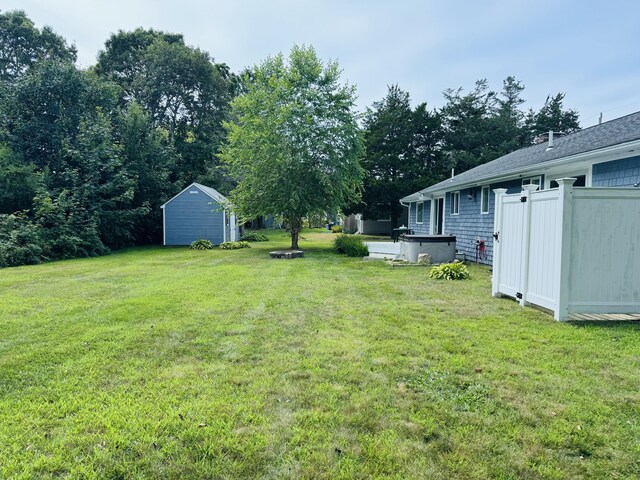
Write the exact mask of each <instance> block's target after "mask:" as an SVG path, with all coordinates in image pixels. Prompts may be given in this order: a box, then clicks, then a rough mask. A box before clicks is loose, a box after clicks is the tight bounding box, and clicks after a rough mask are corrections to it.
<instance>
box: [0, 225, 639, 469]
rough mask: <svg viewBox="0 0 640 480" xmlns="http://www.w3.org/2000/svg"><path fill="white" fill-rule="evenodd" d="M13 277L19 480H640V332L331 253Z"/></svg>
mask: <svg viewBox="0 0 640 480" xmlns="http://www.w3.org/2000/svg"><path fill="white" fill-rule="evenodd" d="M268 235H270V236H271V237H272V241H270V242H268V243H255V244H253V248H251V249H246V250H237V251H221V250H211V251H191V250H189V249H186V248H160V247H156V248H137V249H131V250H127V251H123V252H119V253H115V254H112V255H110V256H107V257H101V258H94V259H83V260H74V261H65V262H56V263H50V264H45V265H39V266H30V267H20V268H12V269H5V270H1V271H0V319H1V321H0V331H1V333H0V478H273V479H276V478H277V479H280V478H374V477H375V478H398V479H406V478H429V479H451V478H465V479H484V478H501V479H516V478H517V479H519V478H525V479H526V478H558V479H560V478H638V476H640V393H639V392H640V326H639V325H638V324H633V323H628V324H620V323H617V324H582V325H577V324H560V323H556V322H555V321H554V320H553V319H552V317H551V316H549V315H547V314H545V313H542V312H540V311H537V310H534V309H529V308H525V309H523V308H520V307H519V306H518V305H517V304H516V303H515V302H513V301H511V300H508V299H495V298H492V297H491V295H490V271H489V269H488V268H486V267H481V266H471V267H470V271H471V275H472V278H471V279H470V280H467V281H461V282H446V281H436V280H431V279H429V278H428V277H427V272H428V270H427V269H424V268H390V267H388V266H387V265H385V264H384V263H382V262H364V261H362V260H360V259H353V258H347V257H343V256H339V255H337V254H335V253H333V252H332V251H331V240H332V238H333V235H331V234H327V233H321V232H319V231H316V232H306V233H304V237H305V240H302V241H301V246H302V248H303V249H304V250H305V258H304V259H296V260H271V259H270V258H269V257H268V255H267V252H268V251H269V250H272V249H275V248H285V247H286V246H287V242H288V239H287V238H286V237H285V236H284V235H283V234H276V233H272V232H270V233H268Z"/></svg>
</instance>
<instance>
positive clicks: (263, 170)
mask: <svg viewBox="0 0 640 480" xmlns="http://www.w3.org/2000/svg"><path fill="white" fill-rule="evenodd" d="M246 89H247V91H246V93H244V94H242V95H240V96H238V97H236V98H235V99H234V100H233V101H232V102H231V107H232V118H234V121H230V122H227V123H226V124H225V127H226V129H227V132H228V140H227V143H226V145H225V146H224V147H223V150H222V155H221V158H222V160H223V161H224V162H225V163H226V164H227V165H229V168H230V171H231V173H232V175H233V176H234V177H235V178H237V179H238V185H237V187H236V188H235V189H234V190H233V191H232V192H231V201H232V203H233V205H234V208H235V209H236V211H237V212H238V213H239V214H240V215H241V217H243V218H246V219H251V218H255V217H257V216H259V215H269V214H281V215H282V216H283V218H284V220H285V223H286V225H287V226H288V228H289V229H290V231H291V248H298V235H299V232H300V230H301V228H302V220H303V218H304V217H305V216H308V215H312V214H314V213H318V212H323V211H324V212H328V213H334V212H336V211H337V210H339V209H340V208H342V207H344V206H345V205H347V204H349V203H350V202H353V201H355V199H356V198H357V196H358V194H359V191H360V187H361V184H362V177H363V171H362V168H361V167H360V164H359V162H358V160H359V157H360V155H361V153H362V139H361V134H360V129H359V128H358V124H357V116H356V113H355V107H354V104H355V88H354V87H352V86H348V85H344V84H341V83H340V70H339V67H338V64H337V63H336V62H328V63H326V64H324V65H323V63H322V62H321V61H320V59H319V58H318V57H317V55H316V52H315V51H314V49H313V48H311V47H305V46H302V47H298V46H294V47H293V49H292V50H291V53H290V55H289V57H288V59H286V60H285V58H284V56H283V55H282V54H280V55H277V56H275V57H270V58H267V59H266V60H265V61H264V62H263V63H262V64H260V65H259V66H256V67H255V68H254V70H253V79H252V81H251V82H248V83H247V87H246Z"/></svg>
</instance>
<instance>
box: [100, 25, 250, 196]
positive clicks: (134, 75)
mask: <svg viewBox="0 0 640 480" xmlns="http://www.w3.org/2000/svg"><path fill="white" fill-rule="evenodd" d="M95 71H96V73H97V74H98V75H99V76H101V77H102V78H107V79H109V80H111V81H114V82H116V83H117V84H118V85H120V86H121V87H122V89H123V92H124V95H123V98H122V104H123V106H126V105H128V104H129V103H130V102H132V101H135V102H136V103H138V104H139V105H141V106H142V108H143V109H144V110H145V111H146V113H147V114H148V115H149V118H150V119H151V121H152V123H153V126H154V127H159V128H162V129H163V130H165V131H166V136H167V142H166V143H167V144H168V145H169V146H170V147H171V148H172V149H173V151H174V153H175V157H174V161H173V162H172V163H173V169H172V170H173V171H172V174H171V181H173V182H176V183H178V184H180V185H182V186H184V185H186V184H188V183H190V182H192V181H193V180H199V181H207V180H209V179H210V178H211V175H210V174H211V172H213V171H216V167H218V166H219V164H218V163H217V159H216V157H215V154H216V153H217V151H218V147H219V145H220V143H221V142H222V141H223V139H224V129H223V128H222V122H223V120H225V119H226V118H227V114H228V110H229V102H230V100H231V98H232V97H233V95H234V94H235V92H236V89H237V88H238V84H237V79H236V77H235V75H233V74H232V73H231V72H230V71H229V68H228V67H227V65H225V64H220V63H215V62H214V61H213V59H212V58H211V57H210V56H209V54H208V53H206V52H204V51H202V50H200V49H197V48H193V47H190V46H187V45H185V43H184V40H183V38H182V35H178V34H172V33H166V32H161V31H157V30H143V29H141V28H138V29H136V30H134V31H132V32H123V31H120V32H118V33H117V34H114V35H112V36H111V37H110V38H109V40H107V42H106V43H105V50H104V51H101V52H100V53H99V55H98V64H97V65H96V67H95ZM214 177H215V179H216V180H218V178H217V177H216V176H215V175H214ZM221 180H222V183H224V180H225V179H221ZM215 186H216V187H218V188H219V187H220V185H219V184H218V183H216V184H215Z"/></svg>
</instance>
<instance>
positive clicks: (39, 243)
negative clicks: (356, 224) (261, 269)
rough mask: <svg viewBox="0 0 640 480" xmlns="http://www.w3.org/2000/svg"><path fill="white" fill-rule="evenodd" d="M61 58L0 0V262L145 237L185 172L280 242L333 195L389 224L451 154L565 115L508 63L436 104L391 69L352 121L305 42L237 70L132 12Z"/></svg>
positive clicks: (41, 31) (447, 164) (333, 203)
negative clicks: (82, 49) (87, 48)
mask: <svg viewBox="0 0 640 480" xmlns="http://www.w3.org/2000/svg"><path fill="white" fill-rule="evenodd" d="M75 60H76V50H75V47H74V46H72V45H69V44H68V43H67V41H66V40H65V39H63V38H62V37H60V36H59V35H57V34H56V33H55V32H53V31H52V30H51V29H50V28H49V27H43V28H37V27H36V26H35V25H34V23H33V22H32V21H31V20H30V19H29V18H28V17H27V15H26V14H25V13H24V12H21V11H13V12H4V13H2V12H0V238H1V239H2V240H0V241H1V242H3V244H2V245H0V249H1V250H2V252H4V253H3V260H2V262H1V263H0V264H1V265H5V266H7V265H18V264H20V263H38V262H42V261H46V260H53V259H61V258H71V257H75V256H94V255H100V254H104V253H107V252H109V251H110V250H111V249H114V248H116V249H117V248H122V247H127V246H131V245H141V244H148V243H158V242H160V240H161V237H162V235H161V229H162V215H161V209H160V205H162V204H163V203H164V202H165V201H166V200H168V199H169V198H171V197H172V196H173V195H175V194H176V193H177V192H179V191H180V190H181V189H183V188H184V187H185V186H186V185H188V184H189V183H191V182H193V181H197V182H200V183H204V184H206V185H210V186H212V187H214V188H216V189H217V190H218V191H220V192H221V193H223V194H227V193H228V192H230V191H231V190H233V192H234V193H233V195H232V200H233V202H234V204H235V207H236V208H237V211H238V213H239V214H240V216H241V219H242V220H253V219H255V218H257V217H259V216H264V217H268V216H269V215H275V216H277V217H278V218H281V219H283V221H284V225H285V226H286V227H287V228H289V229H290V231H291V233H292V235H291V242H292V248H297V242H298V232H299V231H300V229H301V228H302V224H303V219H305V218H306V219H307V220H308V223H309V226H317V225H322V224H324V223H331V222H332V220H331V216H334V215H336V214H338V213H339V211H340V210H342V211H345V212H346V211H351V212H361V213H363V214H364V217H365V218H391V219H392V221H393V223H394V225H395V224H396V223H397V218H398V216H399V214H400V212H401V211H402V210H401V209H402V207H401V206H400V204H399V202H398V200H399V199H400V198H401V197H403V196H405V195H406V194H408V193H411V192H412V191H415V190H417V189H420V188H424V187H426V186H429V185H431V184H433V183H435V182H437V181H439V180H441V179H443V178H444V177H445V176H446V175H448V172H449V170H450V169H451V168H455V170H456V172H457V173H460V172H462V171H464V170H466V169H468V168H472V167H474V166H476V165H478V164H480V163H484V162H486V161H489V160H492V159H494V158H496V157H497V156H500V155H502V154H504V153H507V152H509V151H512V150H515V149H517V148H519V147H521V146H524V145H528V144H530V143H531V142H532V141H533V139H534V138H535V137H536V136H538V135H540V134H541V133H545V132H547V131H548V130H554V131H555V132H560V133H562V132H570V131H574V130H576V129H577V128H578V118H577V113H576V112H574V111H572V110H565V109H564V107H563V100H564V94H557V95H555V96H550V97H549V98H548V100H547V102H546V103H545V105H544V106H543V107H542V108H541V109H540V110H539V111H534V110H530V111H529V112H527V113H526V114H525V113H524V112H522V111H521V110H520V107H521V105H522V103H523V100H522V98H521V93H522V91H523V89H524V87H523V86H522V85H521V84H520V82H518V81H517V80H515V79H514V78H513V77H509V78H507V79H506V80H505V81H504V88H503V91H502V92H500V93H499V94H496V93H495V92H491V91H489V89H488V86H487V82H486V81H484V80H483V81H479V82H478V83H477V84H476V87H475V89H474V90H472V91H471V92H469V93H464V92H463V91H462V89H458V90H447V91H446V92H445V101H446V103H445V105H444V106H443V107H442V108H441V109H438V110H429V109H428V108H427V106H426V104H424V103H422V104H419V105H418V106H417V107H415V108H412V107H411V105H410V98H409V94H408V93H407V92H403V91H402V90H400V89H399V88H398V87H397V86H393V87H390V88H389V91H388V94H387V96H386V97H385V98H384V99H383V100H382V101H380V102H375V103H374V104H373V106H372V108H371V109H369V110H368V111H367V113H366V115H365V116H364V122H363V127H364V128H361V127H360V126H359V124H358V115H357V114H356V112H355V110H354V102H355V87H354V86H349V85H343V84H341V83H340V75H341V74H340V70H339V67H338V64H337V63H336V62H328V63H327V64H323V63H322V62H321V61H320V60H319V59H318V58H317V56H316V54H315V52H314V51H313V49H312V48H306V47H302V48H299V47H294V48H293V49H292V51H291V54H290V55H289V57H288V59H285V58H284V57H283V56H282V55H278V56H276V57H273V58H268V59H267V60H265V61H264V62H263V63H262V64H261V65H258V66H256V67H254V68H252V69H247V70H245V71H244V72H243V76H242V78H240V77H238V76H237V75H236V74H234V73H232V72H231V71H230V70H229V68H228V66H227V65H225V64H223V63H217V62H215V61H214V60H213V59H212V58H211V57H210V55H209V54H208V53H207V52H204V51H202V50H200V49H198V48H194V47H191V46H189V45H187V44H185V41H184V38H183V36H182V35H181V34H177V33H168V32H163V31H159V30H153V29H143V28H137V29H135V30H133V31H118V32H117V33H115V34H112V35H111V36H110V37H109V38H108V39H107V40H106V42H105V46H104V49H103V50H102V51H100V52H99V54H98V59H97V63H96V65H95V66H92V67H90V68H88V69H85V70H83V69H79V68H78V67H77V66H76V65H75ZM234 97H235V100H233V112H232V111H231V101H232V99H233V98H234ZM225 122H227V123H225ZM225 127H226V128H225ZM227 135H228V140H229V141H228V143H226V147H224V151H222V147H221V145H224V144H225V142H226V140H227ZM363 140H364V141H365V144H366V150H365V148H364V147H363ZM221 151H222V155H220V153H221ZM362 167H364V168H362ZM232 174H233V176H232ZM363 179H364V185H363ZM238 181H239V182H240V183H239V184H238V185H237V182H238ZM236 185H237V187H236ZM325 220H326V222H325ZM26 232H28V233H26ZM13 250H15V251H13Z"/></svg>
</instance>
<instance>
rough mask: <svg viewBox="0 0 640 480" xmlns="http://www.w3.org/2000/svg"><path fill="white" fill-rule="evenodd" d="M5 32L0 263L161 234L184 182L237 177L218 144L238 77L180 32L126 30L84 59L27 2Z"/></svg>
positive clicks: (0, 22) (0, 48) (224, 185)
mask: <svg viewBox="0 0 640 480" xmlns="http://www.w3.org/2000/svg"><path fill="white" fill-rule="evenodd" d="M0 40H2V41H0V242H2V244H1V245H0V250H1V251H2V252H3V253H2V260H1V261H0V266H10V265H11V266H13V265H18V264H21V263H37V262H41V261H44V260H52V259H60V258H71V257H79V256H93V255H100V254H103V253H106V252H108V251H109V250H110V249H113V248H122V247H126V246H130V245H135V244H145V243H151V242H158V241H159V240H160V239H161V228H162V216H161V210H160V205H161V204H162V203H164V202H165V201H166V200H168V199H169V198H170V197H171V196H173V195H174V194H175V193H177V192H178V191H180V190H181V189H182V188H184V186H185V185H187V184H189V183H190V182H192V181H201V182H204V183H207V184H209V185H212V186H214V187H215V188H217V189H219V190H223V191H225V190H226V191H228V190H229V189H230V188H231V186H232V181H231V180H230V178H229V177H228V175H227V174H226V173H225V171H224V169H223V168H221V167H220V164H219V163H218V162H217V160H216V157H215V153H216V151H217V149H218V145H219V143H220V142H221V141H222V139H223V138H224V129H223V128H222V121H223V119H224V118H225V117H226V115H227V111H228V104H229V100H230V99H231V97H232V96H233V94H234V92H235V89H236V88H237V87H236V83H237V82H236V80H235V77H234V75H232V74H231V73H230V72H229V70H228V68H227V67H226V66H225V65H223V64H217V63H214V62H213V61H212V60H211V59H210V58H209V55H208V54H207V53H205V52H202V51H200V50H198V49H196V48H192V47H189V46H187V45H185V44H184V41H183V40H182V36H181V35H176V34H167V33H164V32H157V31H154V30H148V31H147V30H142V29H138V30H135V31H134V32H122V31H121V32H119V33H118V34H115V35H112V37H111V38H110V39H109V40H107V43H106V47H105V51H103V52H101V53H100V55H99V61H98V65H96V66H95V67H94V68H90V69H88V70H80V69H78V68H77V67H76V66H75V65H74V63H73V62H74V61H75V49H74V48H73V47H69V46H67V44H66V42H65V41H64V40H63V39H62V38H61V37H59V36H57V35H56V34H54V33H53V32H52V31H51V29H49V28H48V27H45V28H43V29H42V30H40V29H38V28H36V27H35V26H34V24H33V22H31V21H30V20H29V19H28V18H27V17H26V15H25V14H24V13H23V12H8V13H2V14H0Z"/></svg>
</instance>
